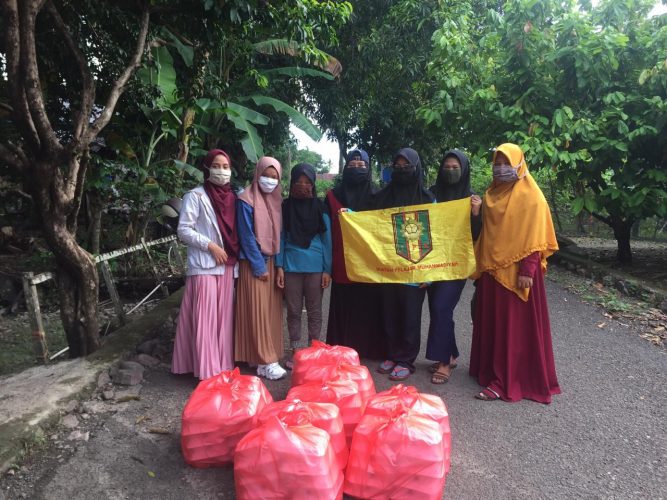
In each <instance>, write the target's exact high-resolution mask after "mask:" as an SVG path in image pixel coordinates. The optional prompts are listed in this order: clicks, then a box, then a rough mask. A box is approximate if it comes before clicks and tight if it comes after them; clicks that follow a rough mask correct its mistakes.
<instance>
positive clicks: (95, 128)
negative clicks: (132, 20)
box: [82, 8, 150, 147]
mask: <svg viewBox="0 0 667 500" xmlns="http://www.w3.org/2000/svg"><path fill="white" fill-rule="evenodd" d="M149 21H150V13H149V11H148V9H147V8H146V9H145V10H144V12H143V14H142V16H141V28H140V30H139V37H138V38H137V45H136V47H135V50H134V54H133V55H132V58H131V59H130V62H129V63H128V65H127V67H126V68H125V71H123V73H122V74H121V75H120V76H119V77H118V80H116V82H115V83H114V85H113V87H112V88H111V92H110V93H109V97H108V99H107V102H106V104H105V106H104V111H102V113H101V114H100V116H98V117H97V119H96V120H95V121H94V122H93V123H92V125H90V126H89V127H88V129H87V130H86V132H85V134H84V135H83V138H82V145H83V147H85V146H87V145H88V144H90V142H92V140H93V139H94V138H95V137H96V136H97V134H99V133H100V131H101V130H102V129H103V128H104V127H106V125H107V124H108V123H109V120H111V116H112V115H113V112H114V109H115V107H116V103H117V102H118V99H120V96H121V95H122V94H123V90H124V89H123V87H124V86H125V84H126V83H127V82H128V80H129V79H130V77H131V76H132V74H133V73H134V72H135V70H136V69H137V68H138V67H139V65H140V64H141V59H142V56H143V54H144V49H145V48H146V38H147V37H148V24H149Z"/></svg>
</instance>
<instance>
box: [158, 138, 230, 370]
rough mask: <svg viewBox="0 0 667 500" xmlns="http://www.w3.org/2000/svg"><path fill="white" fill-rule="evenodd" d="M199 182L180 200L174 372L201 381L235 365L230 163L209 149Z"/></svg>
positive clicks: (226, 155)
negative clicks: (181, 259) (183, 260)
mask: <svg viewBox="0 0 667 500" xmlns="http://www.w3.org/2000/svg"><path fill="white" fill-rule="evenodd" d="M203 171H204V184H203V185H202V186H198V187H196V188H195V189H193V190H192V191H189V192H188V193H186V194H185V196H184V197H183V208H182V210H181V215H180V218H179V222H178V237H179V238H180V240H181V241H182V242H183V243H185V244H186V245H187V247H188V271H187V273H186V274H187V277H186V281H185V293H184V294H183V300H182V302H181V310H180V314H179V320H178V327H177V329H176V340H175V342H174V355H173V359H172V367H171V371H172V372H173V373H193V374H194V376H195V377H198V378H199V379H201V380H204V379H207V378H209V377H212V376H214V375H217V374H218V373H220V372H221V371H223V370H231V369H232V368H233V367H234V345H233V341H234V330H233V326H234V316H233V312H234V302H233V301H234V278H235V277H237V276H238V263H237V262H238V255H239V240H238V234H237V231H236V195H235V194H234V192H233V191H232V188H231V183H230V180H231V175H232V170H231V161H230V159H229V155H228V154H227V153H225V152H224V151H222V150H221V149H212V150H211V151H209V153H208V155H207V156H206V158H205V159H204V162H203Z"/></svg>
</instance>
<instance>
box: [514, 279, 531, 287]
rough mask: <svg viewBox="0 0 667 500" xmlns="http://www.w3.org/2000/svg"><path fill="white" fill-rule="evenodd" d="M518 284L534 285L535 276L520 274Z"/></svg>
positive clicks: (523, 285) (519, 285)
mask: <svg viewBox="0 0 667 500" xmlns="http://www.w3.org/2000/svg"><path fill="white" fill-rule="evenodd" d="M517 286H518V287H519V288H530V287H531V286H533V278H531V277H530V276H519V280H518V283H517Z"/></svg>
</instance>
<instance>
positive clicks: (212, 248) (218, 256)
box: [208, 241, 227, 266]
mask: <svg viewBox="0 0 667 500" xmlns="http://www.w3.org/2000/svg"><path fill="white" fill-rule="evenodd" d="M208 251H209V252H211V255H213V258H214V259H215V263H216V264H217V265H218V266H221V265H223V264H224V263H225V262H227V252H225V249H224V248H222V247H221V246H220V245H218V244H217V243H213V242H212V241H209V243H208Z"/></svg>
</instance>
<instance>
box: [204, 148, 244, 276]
mask: <svg viewBox="0 0 667 500" xmlns="http://www.w3.org/2000/svg"><path fill="white" fill-rule="evenodd" d="M216 156H224V157H225V158H227V161H228V162H229V167H230V168H231V166H232V161H231V159H230V158H229V155H228V154H227V153H225V152H224V151H223V150H222V149H211V150H210V151H209V152H208V154H207V155H206V158H204V162H203V165H204V167H205V168H204V169H203V172H204V191H206V194H207V195H208V198H209V200H211V205H213V211H214V212H215V219H216V221H217V222H218V229H220V235H221V236H222V243H223V247H224V249H225V252H226V253H227V256H228V257H229V258H228V260H227V262H226V264H227V265H234V264H235V263H236V261H237V260H238V256H239V237H238V234H237V232H236V195H235V194H234V191H232V184H231V182H228V183H227V184H225V185H224V186H218V185H217V184H213V183H212V182H211V181H209V180H208V178H209V177H210V175H211V173H210V171H209V168H210V166H211V163H213V160H214V159H215V157H216Z"/></svg>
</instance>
